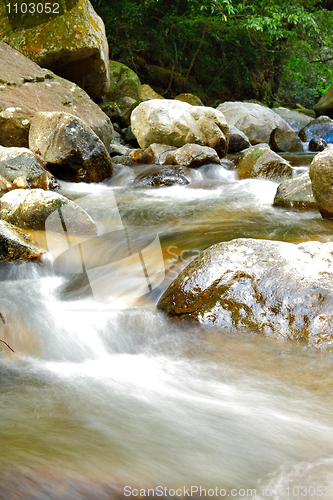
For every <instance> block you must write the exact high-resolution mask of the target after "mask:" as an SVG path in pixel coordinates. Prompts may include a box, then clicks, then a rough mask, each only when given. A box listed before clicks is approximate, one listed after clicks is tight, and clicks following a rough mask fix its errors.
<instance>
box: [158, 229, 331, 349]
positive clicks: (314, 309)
mask: <svg viewBox="0 0 333 500" xmlns="http://www.w3.org/2000/svg"><path fill="white" fill-rule="evenodd" d="M332 272H333V243H331V242H330V243H319V242H317V241H311V242H307V243H302V244H299V245H294V244H293V243H286V242H281V241H269V240H256V239H251V238H248V239H237V240H232V241H229V242H225V243H219V244H217V245H214V246H212V247H210V248H208V249H207V250H205V251H204V252H203V253H202V254H201V255H200V256H199V257H198V258H197V259H195V260H194V261H193V262H191V263H190V264H189V265H188V266H187V267H186V268H185V269H184V270H183V271H182V272H181V273H180V275H179V276H178V277H177V278H176V279H175V280H174V281H173V282H172V283H171V285H170V286H169V288H168V289H167V290H166V291H165V292H164V294H163V295H162V297H161V299H160V300H159V302H158V305H157V307H158V309H159V310H161V311H164V312H165V313H166V314H168V315H169V316H170V317H172V318H173V319H175V320H178V321H191V322H195V323H200V324H202V325H207V326H211V327H216V328H218V329H221V328H223V327H226V328H230V327H237V328H245V329H250V330H252V331H253V330H255V331H259V332H262V333H263V334H265V335H267V336H269V337H274V338H277V339H282V340H285V339H291V340H294V341H299V342H301V343H302V344H303V345H307V346H309V347H312V348H325V347H327V348H330V349H332V346H333V316H332V308H333V282H332Z"/></svg>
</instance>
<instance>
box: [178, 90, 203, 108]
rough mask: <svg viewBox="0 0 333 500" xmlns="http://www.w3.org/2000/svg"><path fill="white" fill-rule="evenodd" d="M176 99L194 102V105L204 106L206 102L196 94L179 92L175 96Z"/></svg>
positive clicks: (189, 102)
mask: <svg viewBox="0 0 333 500" xmlns="http://www.w3.org/2000/svg"><path fill="white" fill-rule="evenodd" d="M175 100H176V101H182V102H187V103H188V104H192V106H204V103H203V102H202V100H201V99H199V97H198V96H196V95H195V94H189V93H185V94H179V95H177V96H176V97H175Z"/></svg>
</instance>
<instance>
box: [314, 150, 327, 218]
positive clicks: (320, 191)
mask: <svg viewBox="0 0 333 500" xmlns="http://www.w3.org/2000/svg"><path fill="white" fill-rule="evenodd" d="M309 175H310V179H311V183H312V191H313V196H314V198H315V200H316V203H317V207H318V210H319V211H320V213H321V215H322V216H323V217H324V218H332V217H333V149H332V148H326V149H324V151H322V152H321V153H318V154H317V155H316V156H315V157H314V158H313V160H312V163H311V166H310V170H309Z"/></svg>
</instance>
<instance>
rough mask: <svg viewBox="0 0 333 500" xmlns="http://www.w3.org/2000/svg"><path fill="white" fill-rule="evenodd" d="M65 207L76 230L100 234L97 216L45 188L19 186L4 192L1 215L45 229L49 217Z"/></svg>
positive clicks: (22, 224) (27, 226) (17, 223)
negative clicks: (20, 187) (95, 219)
mask: <svg viewBox="0 0 333 500" xmlns="http://www.w3.org/2000/svg"><path fill="white" fill-rule="evenodd" d="M63 207H65V208H66V214H67V216H68V217H69V216H70V218H71V221H72V222H71V224H70V226H71V227H72V228H74V229H75V234H78V235H81V234H85V235H94V234H97V229H96V225H95V223H94V221H93V219H92V218H91V217H90V215H89V214H87V212H86V211H85V210H83V208H81V207H79V205H77V204H76V203H74V202H73V201H70V200H68V199H67V198H65V196H62V195H61V194H59V193H54V192H52V191H43V190H42V189H31V190H30V189H28V190H27V189H15V190H14V191H11V192H10V193H6V194H4V195H3V197H2V198H1V200H0V219H2V220H5V221H7V222H9V223H10V224H14V225H15V226H17V227H19V228H22V229H39V230H44V229H45V221H46V219H47V218H48V217H49V216H50V215H51V214H53V213H55V212H57V211H58V210H59V209H61V208H63ZM68 214H69V215H68ZM49 229H52V228H50V227H49ZM73 234H74V233H73Z"/></svg>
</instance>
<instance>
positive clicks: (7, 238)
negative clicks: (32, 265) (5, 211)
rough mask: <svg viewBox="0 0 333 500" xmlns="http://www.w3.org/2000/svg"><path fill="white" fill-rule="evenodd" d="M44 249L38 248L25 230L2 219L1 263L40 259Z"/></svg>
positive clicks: (0, 232)
mask: <svg viewBox="0 0 333 500" xmlns="http://www.w3.org/2000/svg"><path fill="white" fill-rule="evenodd" d="M42 253H43V252H42V251H41V250H40V249H39V248H37V247H36V246H35V245H34V244H33V243H32V241H31V239H30V238H29V237H28V236H26V235H25V234H24V233H23V231H21V230H20V229H18V228H17V227H15V226H13V224H9V223H8V222H6V221H4V220H0V263H3V262H11V261H20V260H28V259H32V260H35V259H39V258H40V257H41V255H42Z"/></svg>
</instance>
